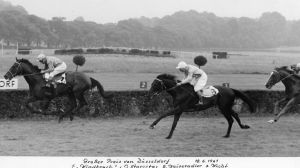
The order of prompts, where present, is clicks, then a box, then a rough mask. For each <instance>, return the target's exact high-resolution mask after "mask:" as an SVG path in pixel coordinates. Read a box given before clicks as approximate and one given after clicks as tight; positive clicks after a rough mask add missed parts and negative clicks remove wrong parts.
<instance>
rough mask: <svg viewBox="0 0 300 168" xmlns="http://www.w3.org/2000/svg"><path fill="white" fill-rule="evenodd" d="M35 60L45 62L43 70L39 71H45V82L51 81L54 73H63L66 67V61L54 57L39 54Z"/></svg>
mask: <svg viewBox="0 0 300 168" xmlns="http://www.w3.org/2000/svg"><path fill="white" fill-rule="evenodd" d="M37 60H38V61H39V62H41V63H42V64H45V70H42V71H41V73H45V80H46V81H47V82H48V81H52V79H53V77H54V76H55V75H57V74H59V73H63V72H65V71H66V69H67V65H66V63H65V62H63V61H62V60H60V59H59V58H56V57H52V56H46V55H45V54H40V55H38V56H37Z"/></svg>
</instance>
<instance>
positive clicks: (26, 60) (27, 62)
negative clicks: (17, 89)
mask: <svg viewBox="0 0 300 168" xmlns="http://www.w3.org/2000/svg"><path fill="white" fill-rule="evenodd" d="M18 61H19V62H23V63H25V64H28V65H29V66H31V67H32V68H33V69H34V70H36V71H38V72H40V71H41V69H40V68H39V67H38V66H37V65H33V64H32V63H31V62H30V61H29V60H28V59H25V58H22V59H20V60H18Z"/></svg>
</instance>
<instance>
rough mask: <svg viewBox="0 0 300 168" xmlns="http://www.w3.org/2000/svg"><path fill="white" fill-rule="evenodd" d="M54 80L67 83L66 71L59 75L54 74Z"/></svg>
mask: <svg viewBox="0 0 300 168" xmlns="http://www.w3.org/2000/svg"><path fill="white" fill-rule="evenodd" d="M53 79H54V81H55V82H56V83H62V84H66V83H67V81H66V73H63V74H62V75H58V76H54V78H53Z"/></svg>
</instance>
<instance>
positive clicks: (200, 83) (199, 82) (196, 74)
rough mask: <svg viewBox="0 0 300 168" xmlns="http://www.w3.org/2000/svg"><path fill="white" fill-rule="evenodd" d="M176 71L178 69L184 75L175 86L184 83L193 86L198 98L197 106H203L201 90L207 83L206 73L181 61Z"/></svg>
mask: <svg viewBox="0 0 300 168" xmlns="http://www.w3.org/2000/svg"><path fill="white" fill-rule="evenodd" d="M176 69H178V70H179V71H180V72H182V73H183V74H184V78H183V80H182V81H181V82H179V83H177V85H182V84H186V83H190V84H191V85H193V86H194V91H195V92H196V93H197V94H198V96H199V104H203V97H202V89H203V88H204V87H205V85H206V83H207V75H206V73H205V72H204V71H203V70H202V69H200V68H198V67H196V66H194V65H189V64H187V63H185V62H183V61H181V62H179V63H178V66H177V67H176Z"/></svg>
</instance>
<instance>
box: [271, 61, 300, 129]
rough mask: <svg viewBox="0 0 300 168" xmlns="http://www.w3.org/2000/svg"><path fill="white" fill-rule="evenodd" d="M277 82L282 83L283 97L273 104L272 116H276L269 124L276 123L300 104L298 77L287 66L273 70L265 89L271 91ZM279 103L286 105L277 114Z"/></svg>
mask: <svg viewBox="0 0 300 168" xmlns="http://www.w3.org/2000/svg"><path fill="white" fill-rule="evenodd" d="M278 82H282V83H283V84H284V86H285V97H284V98H283V99H281V100H279V101H277V102H275V107H274V114H275V115H276V116H275V118H274V119H273V120H270V121H268V122H269V123H274V122H276V121H278V120H279V118H280V116H281V115H283V114H284V113H286V112H287V111H288V110H289V109H290V108H291V107H293V106H294V105H296V104H299V103H300V77H299V76H298V75H296V74H295V71H293V70H292V69H290V68H289V67H287V66H283V67H278V68H275V69H274V70H273V71H272V72H271V75H270V78H269V79H268V81H267V83H266V88H268V89H271V88H272V86H274V85H275V84H276V83H278ZM280 103H286V105H285V106H284V108H283V109H282V110H281V111H280V112H279V110H278V108H279V104H280Z"/></svg>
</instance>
